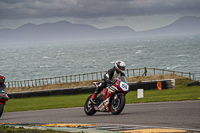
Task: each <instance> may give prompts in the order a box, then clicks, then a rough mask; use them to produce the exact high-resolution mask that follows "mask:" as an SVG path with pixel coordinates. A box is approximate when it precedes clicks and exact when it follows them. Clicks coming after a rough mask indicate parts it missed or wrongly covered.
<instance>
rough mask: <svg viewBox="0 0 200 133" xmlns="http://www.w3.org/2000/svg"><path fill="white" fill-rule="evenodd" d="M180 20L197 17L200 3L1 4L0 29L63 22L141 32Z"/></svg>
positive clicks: (94, 0) (35, 0) (48, 0)
mask: <svg viewBox="0 0 200 133" xmlns="http://www.w3.org/2000/svg"><path fill="white" fill-rule="evenodd" d="M183 16H196V17H200V0H0V29H2V28H11V29H14V28H17V27H19V26H21V25H23V24H25V23H33V24H42V23H46V22H50V23H52V22H58V21H61V20H66V21H69V22H71V23H75V24H89V25H92V26H95V27H96V28H99V29H102V28H108V27H113V26H128V27H130V28H132V29H134V30H136V31H142V30H148V29H154V28H159V27H163V26H166V25H168V24H170V23H172V22H174V21H176V20H178V19H179V18H181V17H183Z"/></svg>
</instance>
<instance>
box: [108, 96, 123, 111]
mask: <svg viewBox="0 0 200 133" xmlns="http://www.w3.org/2000/svg"><path fill="white" fill-rule="evenodd" d="M125 103H126V99H125V96H124V95H123V94H121V95H118V94H115V95H113V96H112V98H111V105H110V109H111V113H112V114H113V115H118V114H120V113H121V112H122V110H123V109H124V106H125Z"/></svg>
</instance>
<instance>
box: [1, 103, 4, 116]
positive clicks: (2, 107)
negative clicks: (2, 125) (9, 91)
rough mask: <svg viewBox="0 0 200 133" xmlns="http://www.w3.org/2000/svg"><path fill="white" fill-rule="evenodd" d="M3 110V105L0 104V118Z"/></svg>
mask: <svg viewBox="0 0 200 133" xmlns="http://www.w3.org/2000/svg"><path fill="white" fill-rule="evenodd" d="M3 109H4V105H3V104H0V118H1V115H2V114H3Z"/></svg>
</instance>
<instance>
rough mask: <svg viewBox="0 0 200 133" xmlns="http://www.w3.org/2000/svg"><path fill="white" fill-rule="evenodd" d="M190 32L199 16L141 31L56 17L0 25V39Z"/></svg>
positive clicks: (198, 25)
mask: <svg viewBox="0 0 200 133" xmlns="http://www.w3.org/2000/svg"><path fill="white" fill-rule="evenodd" d="M192 33H200V18H199V17H191V16H186V17H183V18H181V19H179V20H177V21H175V22H174V23H172V24H170V25H167V26H165V27H162V28H158V29H153V30H147V31H141V32H136V31H134V30H133V29H131V28H129V27H126V26H116V27H111V28H106V29H97V28H95V27H93V26H90V25H86V24H72V23H69V22H67V21H60V22H57V23H44V24H41V25H35V24H31V23H28V24H25V25H23V26H21V27H19V28H16V29H0V43H27V42H64V41H80V40H100V39H119V38H134V37H141V36H157V35H173V34H192Z"/></svg>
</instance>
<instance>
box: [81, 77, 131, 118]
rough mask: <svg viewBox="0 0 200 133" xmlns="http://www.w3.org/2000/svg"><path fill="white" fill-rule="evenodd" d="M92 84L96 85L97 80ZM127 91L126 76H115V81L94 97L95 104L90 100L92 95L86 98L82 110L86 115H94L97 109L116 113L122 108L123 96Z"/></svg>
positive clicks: (123, 103) (124, 101)
mask: <svg viewBox="0 0 200 133" xmlns="http://www.w3.org/2000/svg"><path fill="white" fill-rule="evenodd" d="M94 85H95V86H96V87H98V83H97V82H94ZM128 92H129V85H128V83H127V81H126V77H125V76H120V77H119V78H115V82H114V83H112V84H111V85H109V86H108V87H106V88H104V89H103V90H102V91H101V92H100V94H98V96H97V97H96V98H95V99H94V102H95V104H94V103H92V102H91V100H90V99H91V97H92V95H90V96H89V97H88V98H87V100H86V102H85V106H84V111H85V113H86V114H87V115H94V114H95V113H96V112H97V111H100V112H111V113H112V114H113V115H118V114H120V113H121V112H122V110H123V109H124V106H125V103H126V99H125V96H126V94H127V93H128Z"/></svg>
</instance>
